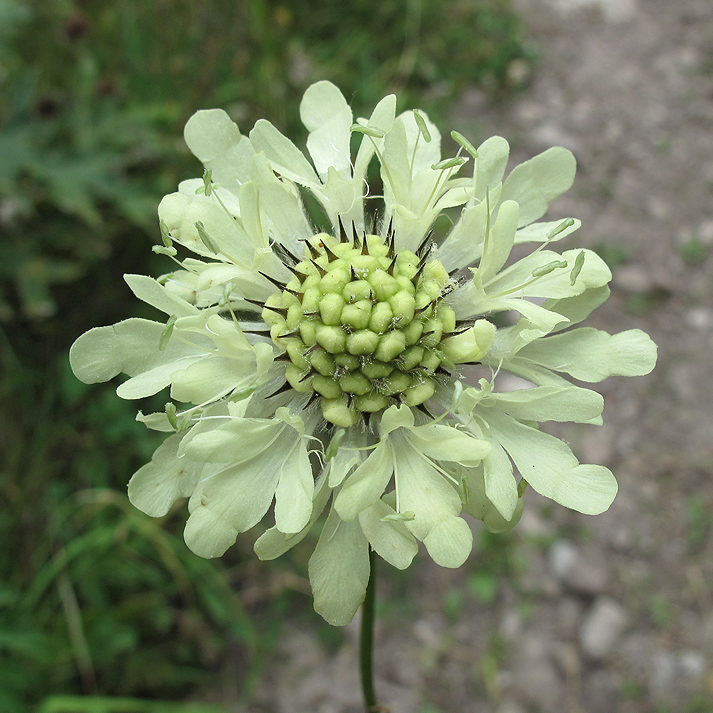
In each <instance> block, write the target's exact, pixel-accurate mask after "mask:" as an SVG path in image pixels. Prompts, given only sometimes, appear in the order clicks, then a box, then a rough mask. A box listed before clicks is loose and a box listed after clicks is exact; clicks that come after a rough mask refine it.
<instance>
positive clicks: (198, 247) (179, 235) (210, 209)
mask: <svg viewBox="0 0 713 713" xmlns="http://www.w3.org/2000/svg"><path fill="white" fill-rule="evenodd" d="M158 215H159V218H160V219H161V220H162V221H163V222H164V223H165V224H166V227H167V228H168V230H169V232H170V233H171V237H172V238H173V239H174V240H176V241H177V242H179V243H181V244H182V245H185V246H186V247H187V248H190V249H191V250H193V252H196V253H198V254H199V255H205V256H207V257H215V256H216V253H215V252H214V251H213V249H212V248H211V247H209V245H211V244H212V245H214V246H215V248H217V250H218V252H219V253H222V254H223V255H225V256H226V257H229V258H230V260H231V261H232V262H234V263H236V264H237V265H243V266H247V265H249V262H250V258H251V256H252V252H253V250H252V246H251V245H250V243H249V242H248V240H247V236H246V234H245V231H244V230H243V229H242V227H241V226H240V224H239V223H238V222H237V221H236V220H235V218H233V216H231V215H229V214H228V213H226V211H225V210H224V209H223V207H222V206H221V205H220V204H219V203H218V202H217V201H215V200H213V199H212V198H205V197H203V196H187V195H185V194H183V193H170V194H169V195H167V196H164V198H163V199H162V200H161V203H159V206H158ZM199 223H200V225H201V226H202V232H203V234H204V235H207V236H208V238H209V240H210V243H208V244H206V241H205V238H204V237H203V238H202V237H201V232H199V229H198V227H197V224H199Z"/></svg>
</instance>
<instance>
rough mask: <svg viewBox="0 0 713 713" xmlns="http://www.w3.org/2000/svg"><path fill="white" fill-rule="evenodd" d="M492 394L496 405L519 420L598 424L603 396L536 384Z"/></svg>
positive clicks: (574, 389)
mask: <svg viewBox="0 0 713 713" xmlns="http://www.w3.org/2000/svg"><path fill="white" fill-rule="evenodd" d="M493 396H494V400H495V403H496V405H497V407H498V408H500V409H502V410H503V411H505V412H506V413H509V414H510V415H511V416H513V417H515V418H516V419H518V420H519V421H560V422H565V421H574V422H575V423H595V424H601V423H602V419H601V415H602V410H603V409H604V398H603V397H602V395H601V394H598V393H597V392H596V391H592V390H591V389H582V388H579V387H577V386H570V387H559V386H537V387H534V388H532V389H520V390H518V391H510V392H508V393H498V394H494V395H493Z"/></svg>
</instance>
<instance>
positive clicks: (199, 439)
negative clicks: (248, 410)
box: [183, 418, 285, 463]
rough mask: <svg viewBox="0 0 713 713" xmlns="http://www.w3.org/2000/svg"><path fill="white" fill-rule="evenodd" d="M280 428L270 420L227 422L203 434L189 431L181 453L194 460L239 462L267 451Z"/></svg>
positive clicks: (280, 430)
mask: <svg viewBox="0 0 713 713" xmlns="http://www.w3.org/2000/svg"><path fill="white" fill-rule="evenodd" d="M284 429H285V424H284V423H282V422H280V421H274V420H271V419H263V418H236V419H230V420H226V422H225V423H223V424H221V425H220V426H218V427H214V428H212V429H210V430H208V431H206V432H204V433H200V432H196V433H194V432H191V434H190V435H189V436H188V437H187V438H186V442H185V444H184V446H183V451H184V452H185V454H186V456H187V457H188V458H190V459H192V460H196V461H202V462H209V463H242V462H243V461H246V460H249V459H250V458H253V457H255V456H257V455H259V454H260V453H262V452H263V451H266V450H268V449H269V448H270V446H271V445H272V444H273V443H274V442H275V440H276V439H277V437H278V436H279V435H280V434H281V433H282V431H283V430H284Z"/></svg>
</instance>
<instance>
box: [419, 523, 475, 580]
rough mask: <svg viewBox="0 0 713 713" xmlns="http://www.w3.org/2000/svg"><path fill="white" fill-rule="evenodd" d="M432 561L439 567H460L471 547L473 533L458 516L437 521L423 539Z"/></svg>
mask: <svg viewBox="0 0 713 713" xmlns="http://www.w3.org/2000/svg"><path fill="white" fill-rule="evenodd" d="M423 544H424V545H425V546H426V549H427V550H428V554H429V555H431V557H432V558H433V561H434V562H435V563H436V564H439V565H441V567H452V568H455V567H460V566H461V565H462V564H463V563H464V562H465V561H466V560H467V559H468V555H469V554H470V552H471V550H472V549H473V533H472V532H471V531H470V528H469V527H468V523H467V522H466V521H465V520H463V518H460V517H450V518H448V519H447V520H444V521H443V522H441V523H439V524H438V525H436V527H434V528H433V529H432V530H430V531H429V533H428V535H426V537H425V538H424V540H423Z"/></svg>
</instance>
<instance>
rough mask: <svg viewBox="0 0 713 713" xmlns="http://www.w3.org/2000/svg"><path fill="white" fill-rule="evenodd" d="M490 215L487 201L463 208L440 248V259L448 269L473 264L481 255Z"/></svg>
mask: <svg viewBox="0 0 713 713" xmlns="http://www.w3.org/2000/svg"><path fill="white" fill-rule="evenodd" d="M488 217H489V216H488V209H487V206H486V204H485V202H483V203H478V204H477V205H473V206H470V207H468V208H465V209H464V210H463V212H462V214H461V217H460V220H459V221H458V222H457V223H456V224H455V226H454V228H453V230H451V232H450V233H449V234H448V235H447V236H446V239H445V240H444V241H443V244H442V245H441V246H440V247H439V248H438V259H439V260H440V261H441V262H442V263H443V266H444V267H445V268H446V270H449V271H450V270H454V269H456V268H460V267H466V266H467V265H472V264H473V263H474V262H475V261H476V260H477V259H478V258H479V257H480V255H481V253H482V250H483V240H484V239H485V231H486V226H487V223H488Z"/></svg>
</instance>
